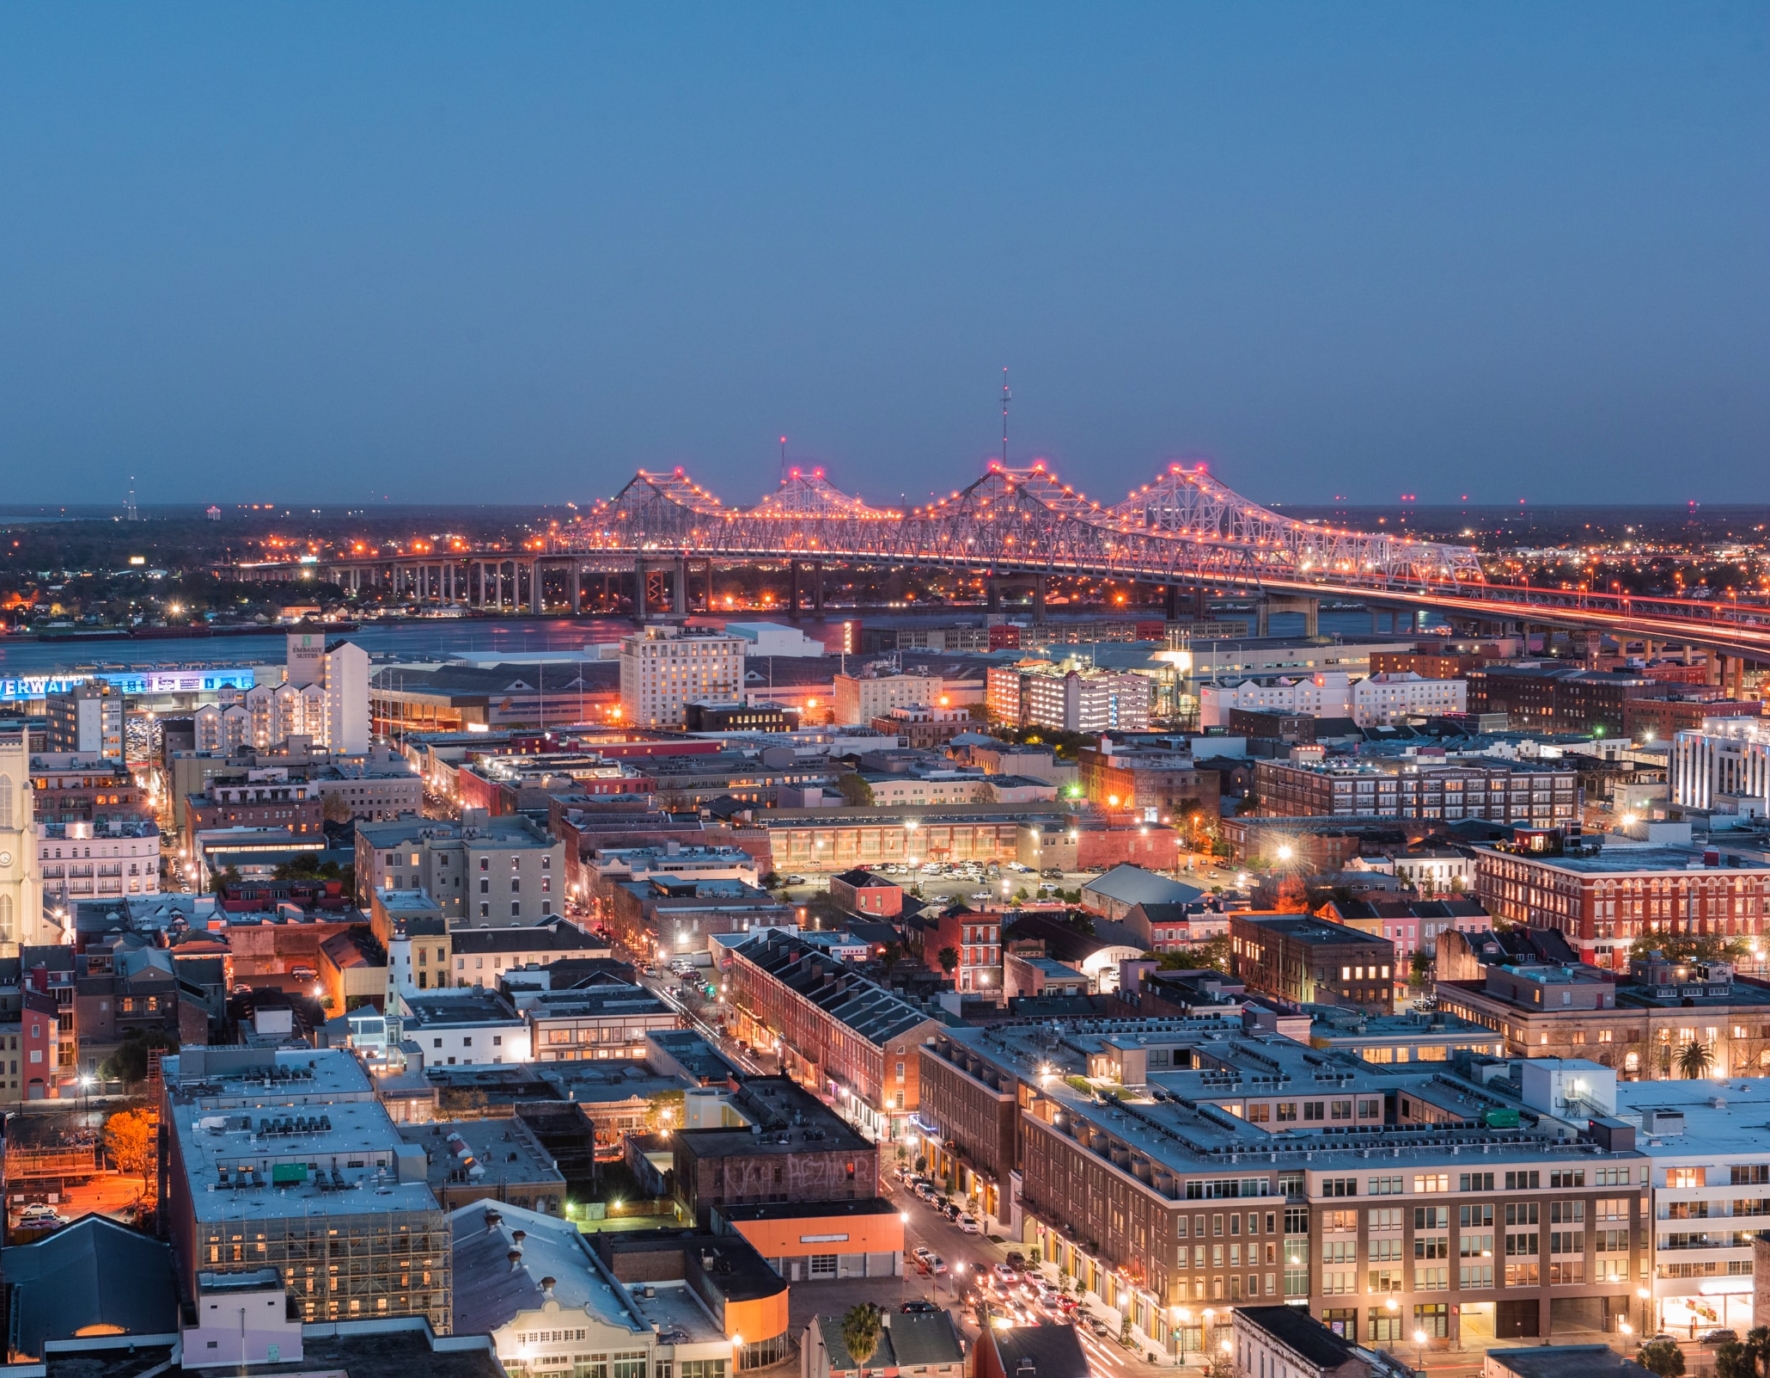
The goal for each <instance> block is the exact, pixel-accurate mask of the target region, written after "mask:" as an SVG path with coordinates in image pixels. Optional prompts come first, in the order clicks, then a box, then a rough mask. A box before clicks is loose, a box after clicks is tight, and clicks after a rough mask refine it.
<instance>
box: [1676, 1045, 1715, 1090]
mask: <svg viewBox="0 0 1770 1378" xmlns="http://www.w3.org/2000/svg"><path fill="white" fill-rule="evenodd" d="M1714 1061H1715V1055H1714V1053H1712V1052H1711V1051H1710V1050H1709V1048H1708V1045H1707V1044H1703V1043H1698V1042H1697V1041H1696V1040H1695V1039H1692V1040H1691V1041H1690V1042H1688V1043H1686V1044H1685V1045H1684V1046H1683V1047H1682V1048H1680V1049H1678V1070H1679V1071H1680V1072H1682V1073H1683V1074H1684V1075H1685V1076H1687V1077H1689V1078H1690V1079H1691V1080H1692V1081H1696V1080H1698V1079H1700V1078H1702V1077H1706V1076H1707V1075H1708V1074H1709V1068H1710V1066H1712V1065H1713V1063H1714Z"/></svg>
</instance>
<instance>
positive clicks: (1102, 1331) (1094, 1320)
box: [1088, 1316, 1112, 1339]
mask: <svg viewBox="0 0 1770 1378" xmlns="http://www.w3.org/2000/svg"><path fill="white" fill-rule="evenodd" d="M1088 1329H1090V1330H1092V1331H1093V1332H1094V1333H1095V1334H1096V1335H1099V1336H1100V1337H1101V1338H1102V1339H1104V1338H1105V1337H1106V1336H1108V1335H1110V1334H1111V1333H1112V1332H1111V1331H1110V1330H1108V1329H1107V1327H1106V1322H1105V1321H1103V1320H1101V1319H1100V1317H1098V1316H1089V1317H1088Z"/></svg>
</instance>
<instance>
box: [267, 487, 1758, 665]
mask: <svg viewBox="0 0 1770 1378" xmlns="http://www.w3.org/2000/svg"><path fill="white" fill-rule="evenodd" d="M757 563H774V564H784V565H785V566H787V567H788V568H789V570H790V574H791V580H790V582H791V586H792V597H791V599H790V608H791V610H792V611H793V612H795V613H797V611H798V609H799V607H800V604H801V601H802V600H801V597H800V594H801V592H802V591H807V592H809V595H810V596H809V605H810V606H811V608H813V609H814V610H818V611H821V609H822V605H823V576H822V569H823V567H824V566H826V565H871V566H887V567H892V568H899V569H914V568H918V567H931V568H941V569H949V570H960V571H968V572H971V573H974V574H976V575H979V576H981V577H983V578H985V579H989V580H992V581H998V582H1009V581H1018V582H1030V583H1031V584H1032V586H1033V589H1034V599H1035V605H1036V606H1041V607H1042V604H1043V595H1044V584H1045V581H1046V580H1047V579H1049V578H1051V577H1053V576H1057V577H1064V576H1071V577H1075V576H1080V577H1089V578H1107V579H1115V580H1121V581H1130V582H1137V583H1146V584H1154V585H1157V586H1160V587H1162V588H1165V589H1166V590H1167V591H1168V593H1167V597H1168V609H1169V613H1170V616H1174V615H1178V613H1179V611H1180V609H1181V607H1182V606H1183V604H1185V603H1187V602H1190V604H1191V606H1192V607H1193V608H1194V609H1195V610H1196V611H1197V612H1198V613H1200V614H1202V610H1203V607H1204V604H1205V601H1206V600H1207V599H1208V598H1209V597H1212V596H1216V597H1229V598H1238V599H1240V598H1252V599H1254V600H1256V602H1257V604H1258V605H1259V606H1261V607H1263V608H1266V609H1271V610H1280V611H1282V610H1298V611H1302V612H1303V613H1304V615H1305V621H1306V625H1308V626H1309V628H1310V629H1311V630H1313V627H1314V622H1315V617H1314V610H1315V609H1316V608H1317V607H1318V606H1319V604H1320V602H1321V601H1323V600H1348V601H1357V602H1361V603H1364V604H1366V605H1368V606H1370V607H1372V608H1373V609H1376V608H1385V609H1397V610H1399V609H1431V610H1433V611H1435V612H1437V613H1440V614H1442V615H1443V616H1444V617H1445V618H1446V619H1447V620H1449V621H1450V622H1451V623H1452V624H1453V625H1455V626H1458V627H1459V628H1462V629H1467V630H1469V631H1474V632H1482V631H1495V630H1499V629H1502V628H1509V627H1520V626H1522V627H1543V628H1557V629H1565V630H1568V631H1570V632H1573V633H1576V634H1577V633H1592V632H1598V633H1602V634H1605V635H1609V636H1612V637H1615V638H1617V639H1618V640H1620V641H1622V642H1623V643H1624V644H1633V643H1637V642H1638V643H1641V644H1642V646H1643V649H1645V650H1648V651H1651V650H1652V649H1654V647H1655V646H1656V645H1662V644H1676V645H1689V646H1697V647H1701V648H1704V649H1707V650H1711V651H1714V652H1716V653H1717V654H1719V655H1723V656H1728V657H1732V658H1735V659H1736V660H1737V661H1746V660H1749V661H1756V662H1760V663H1770V605H1767V604H1764V603H1749V602H1734V601H1731V600H1727V601H1722V600H1710V601H1704V600H1697V599H1673V598H1635V597H1630V596H1627V595H1620V594H1605V593H1594V592H1588V591H1584V590H1568V589H1556V588H1542V587H1529V586H1525V585H1520V584H1511V583H1502V582H1492V581H1489V580H1488V578H1487V577H1486V575H1485V574H1484V572H1483V570H1482V566H1481V562H1480V559H1479V556H1478V554H1477V552H1476V551H1475V550H1474V549H1473V548H1472V547H1469V546H1462V545H1454V544H1446V543H1442V542H1433V541H1422V540H1417V539H1415V538H1413V537H1411V536H1406V535H1402V534H1399V533H1380V534H1373V533H1370V532H1361V531H1354V530H1351V529H1349V528H1345V527H1340V526H1335V525H1332V524H1329V523H1322V522H1313V521H1301V520H1299V519H1297V518H1295V517H1288V516H1284V515H1281V514H1279V513H1276V512H1273V511H1271V510H1269V509H1267V508H1265V507H1262V506H1260V505H1259V504H1257V503H1255V502H1252V501H1251V500H1249V499H1247V498H1245V497H1242V496H1241V495H1240V494H1238V493H1236V492H1234V491H1233V490H1232V489H1230V488H1228V487H1227V486H1226V485H1224V484H1223V483H1221V482H1220V481H1219V480H1218V479H1216V478H1215V477H1214V476H1213V475H1211V474H1210V473H1209V472H1208V470H1207V468H1206V466H1205V465H1203V464H1196V465H1186V464H1170V465H1169V466H1168V467H1167V468H1166V469H1165V470H1164V471H1163V472H1161V473H1160V474H1158V475H1157V476H1156V477H1155V478H1154V479H1152V480H1151V481H1150V482H1149V483H1146V484H1144V485H1143V486H1142V487H1140V488H1138V489H1134V490H1133V491H1132V492H1131V493H1129V494H1128V495H1127V496H1126V497H1125V498H1124V500H1123V501H1120V502H1116V503H1102V502H1099V501H1096V500H1092V499H1089V498H1088V497H1086V496H1085V495H1083V494H1082V493H1080V492H1078V491H1076V490H1075V489H1074V488H1072V487H1071V486H1070V485H1068V484H1066V483H1064V482H1062V480H1061V479H1060V478H1059V477H1058V476H1057V475H1056V474H1055V473H1054V472H1052V471H1051V470H1050V469H1049V468H1048V467H1047V466H1046V465H1044V464H1042V463H1040V464H1035V465H1033V466H1032V467H1031V468H1027V469H1010V468H1005V467H1003V466H1000V465H992V466H991V468H990V470H989V472H987V473H986V474H984V475H983V476H982V477H980V478H978V479H977V480H975V481H974V482H972V483H970V484H968V485H967V486H966V487H964V488H961V489H955V490H954V491H953V492H952V493H951V494H950V495H949V496H947V497H945V498H941V499H939V500H937V501H935V502H932V503H929V504H927V505H925V506H919V507H907V508H904V509H902V510H896V509H891V508H880V507H872V506H870V505H868V504H867V503H865V502H864V501H863V500H861V499H860V498H857V497H854V496H852V495H851V494H848V493H845V492H843V491H842V490H840V489H839V488H837V487H836V486H835V485H834V484H832V483H831V482H830V481H829V480H828V479H827V478H826V477H825V475H824V472H823V470H821V469H795V470H792V471H791V472H790V474H789V475H788V477H786V478H785V479H783V480H782V481H781V483H780V485H779V487H778V488H777V489H776V490H775V491H774V492H772V493H770V494H768V495H767V496H765V497H764V498H762V500H761V501H760V502H758V503H756V504H755V505H754V506H751V507H748V508H743V507H735V506H732V505H729V504H727V503H725V502H724V501H723V500H721V499H720V498H719V497H718V496H716V495H715V494H714V493H712V492H711V491H710V490H708V489H706V488H704V487H702V486H701V485H700V484H698V483H696V482H695V481H694V479H693V478H692V477H690V476H689V475H688V474H687V473H686V472H685V471H683V470H682V469H675V470H671V471H669V472H650V471H646V470H640V471H639V472H638V473H636V474H635V475H634V476H633V478H632V479H630V480H629V481H628V482H627V483H626V484H625V485H624V486H623V487H622V488H621V490H620V491H619V492H618V493H616V494H615V495H614V496H613V497H612V498H609V499H607V500H606V501H601V502H598V503H596V504H595V505H594V506H593V507H592V508H591V509H590V510H588V511H586V512H585V513H583V514H582V516H581V517H580V518H579V519H578V520H577V521H575V522H574V523H572V524H571V525H570V526H569V527H565V528H562V529H561V530H560V531H558V532H557V533H556V534H554V535H553V536H551V537H550V538H548V539H546V540H543V541H540V542H537V543H535V544H534V545H532V546H530V547H528V548H523V549H511V550H451V551H447V552H402V553H396V554H391V555H389V554H377V555H375V556H373V557H348V558H347V557H331V556H327V557H321V559H320V560H319V562H318V564H317V566H316V565H313V564H309V565H307V566H305V568H308V569H312V570H314V571H315V572H316V573H317V574H318V575H319V577H322V578H325V579H327V580H329V581H331V582H336V583H340V584H342V585H344V586H345V587H346V588H348V589H357V590H360V589H362V588H365V587H380V588H385V589H389V590H391V591H393V592H395V593H396V594H398V595H401V596H409V597H411V598H413V599H414V600H415V601H419V602H432V603H461V604H465V605H467V606H470V607H474V608H487V609H504V608H509V609H512V610H518V611H520V610H523V609H527V610H529V611H531V612H541V611H543V610H545V609H546V607H547V606H548V603H547V598H546V588H547V584H548V582H549V576H550V575H551V577H552V581H553V582H554V583H555V585H557V586H559V587H558V597H557V602H556V604H555V606H557V607H559V609H560V610H562V611H563V610H565V609H567V608H569V609H570V611H572V612H574V613H575V612H579V611H581V610H582V607H583V589H584V579H585V576H586V575H588V576H590V577H593V578H594V577H597V576H602V577H604V578H605V579H606V578H608V577H611V576H627V577H630V578H631V579H632V585H633V596H632V598H631V600H630V603H629V607H630V608H631V610H632V611H633V612H635V613H636V614H638V615H640V616H644V615H647V614H650V613H654V612H674V613H686V612H689V611H691V610H692V607H693V604H694V602H695V601H696V600H695V598H694V591H693V588H692V585H693V583H694V582H695V580H694V577H693V576H694V574H695V573H697V572H700V571H704V572H705V574H706V579H707V583H706V586H705V587H706V590H707V595H708V596H707V598H706V600H705V603H704V605H705V606H708V607H709V608H710V603H711V599H710V594H711V576H712V568H713V566H714V565H715V564H718V565H726V566H730V565H736V564H757ZM300 568H302V567H301V566H297V565H295V564H293V563H290V562H266V563H258V564H248V565H240V566H236V567H235V570H234V572H235V573H236V574H237V576H238V577H241V578H245V579H254V578H260V579H262V578H273V579H275V578H290V577H295V575H296V574H297V572H298V570H299V569H300ZM1261 620H1262V621H1264V617H1263V616H1262V619H1261Z"/></svg>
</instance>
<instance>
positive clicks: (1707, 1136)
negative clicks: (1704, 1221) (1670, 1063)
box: [1616, 1078, 1770, 1161]
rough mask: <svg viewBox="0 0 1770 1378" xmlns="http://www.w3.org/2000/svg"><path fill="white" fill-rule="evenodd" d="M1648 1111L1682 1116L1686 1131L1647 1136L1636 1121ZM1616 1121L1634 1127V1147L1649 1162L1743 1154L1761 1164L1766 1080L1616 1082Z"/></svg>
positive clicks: (1768, 1095) (1769, 1092) (1767, 1115)
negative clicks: (1668, 1112) (1674, 1112)
mask: <svg viewBox="0 0 1770 1378" xmlns="http://www.w3.org/2000/svg"><path fill="white" fill-rule="evenodd" d="M1717 1102H1719V1103H1718V1104H1717ZM1648 1110H1675V1111H1677V1112H1678V1113H1679V1114H1681V1115H1683V1117H1684V1132H1683V1133H1682V1134H1665V1133H1661V1134H1658V1135H1654V1136H1651V1137H1649V1135H1648V1134H1647V1133H1646V1132H1645V1131H1644V1130H1643V1129H1642V1126H1641V1123H1640V1121H1641V1120H1642V1119H1643V1114H1644V1112H1645V1111H1648ZM1616 1118H1617V1119H1620V1120H1624V1121H1626V1122H1628V1123H1632V1124H1634V1125H1635V1126H1636V1134H1635V1147H1636V1149H1637V1150H1638V1151H1640V1152H1642V1153H1645V1154H1647V1155H1648V1156H1649V1157H1651V1158H1678V1159H1693V1160H1697V1161H1700V1160H1701V1159H1702V1158H1703V1157H1704V1156H1707V1157H1709V1158H1710V1159H1711V1160H1712V1159H1713V1158H1715V1157H1718V1156H1727V1155H1732V1154H1744V1155H1750V1156H1752V1157H1754V1158H1756V1159H1758V1160H1759V1161H1762V1159H1763V1157H1764V1150H1765V1133H1764V1127H1765V1120H1766V1119H1770V1081H1759V1080H1756V1079H1740V1078H1735V1079H1732V1080H1725V1081H1710V1080H1708V1079H1706V1078H1704V1079H1699V1080H1696V1081H1619V1082H1618V1083H1617V1084H1616Z"/></svg>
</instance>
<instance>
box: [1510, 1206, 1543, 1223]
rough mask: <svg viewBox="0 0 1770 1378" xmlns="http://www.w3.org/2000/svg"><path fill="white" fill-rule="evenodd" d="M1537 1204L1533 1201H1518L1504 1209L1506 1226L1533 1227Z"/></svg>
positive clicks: (1535, 1221) (1535, 1220)
mask: <svg viewBox="0 0 1770 1378" xmlns="http://www.w3.org/2000/svg"><path fill="white" fill-rule="evenodd" d="M1536 1212H1537V1203H1536V1202H1535V1201H1518V1202H1514V1203H1513V1204H1511V1205H1509V1206H1507V1207H1506V1223H1507V1224H1508V1225H1534V1224H1536V1223H1537V1215H1536Z"/></svg>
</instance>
